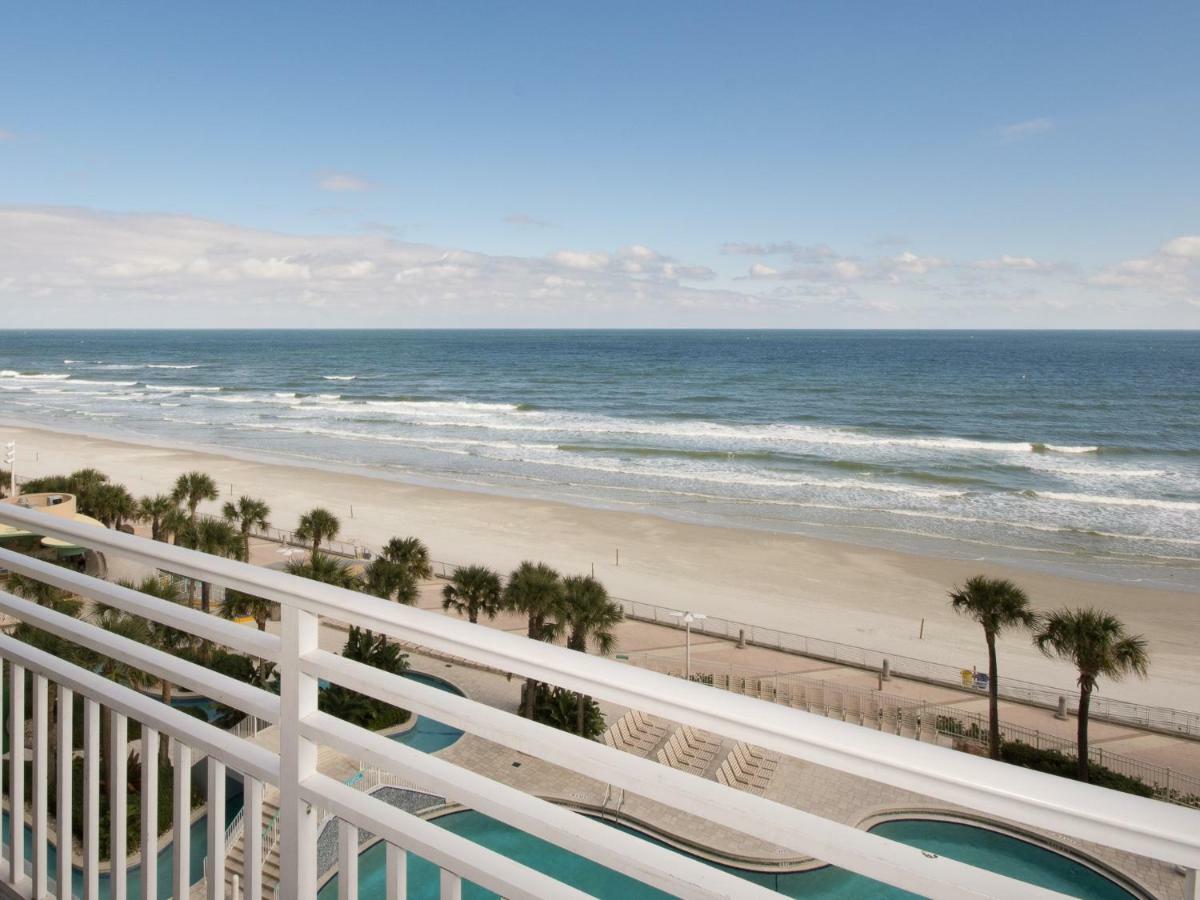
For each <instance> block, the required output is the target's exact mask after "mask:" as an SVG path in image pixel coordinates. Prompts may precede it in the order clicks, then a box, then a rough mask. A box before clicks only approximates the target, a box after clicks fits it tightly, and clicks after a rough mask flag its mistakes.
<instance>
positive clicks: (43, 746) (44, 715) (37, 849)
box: [32, 672, 50, 900]
mask: <svg viewBox="0 0 1200 900" xmlns="http://www.w3.org/2000/svg"><path fill="white" fill-rule="evenodd" d="M48 718H49V686H48V685H47V683H46V677H45V676H44V675H39V674H37V673H36V672H35V673H34V676H33V773H32V774H33V778H32V784H33V896H34V897H35V898H37V900H41V898H42V897H45V896H46V883H47V882H48V881H49V876H48V874H47V872H46V818H47V816H46V800H47V794H48V782H49V781H50V771H49V765H50V739H49V735H48V734H47V731H46V728H47V721H48Z"/></svg>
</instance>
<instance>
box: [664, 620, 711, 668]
mask: <svg viewBox="0 0 1200 900" xmlns="http://www.w3.org/2000/svg"><path fill="white" fill-rule="evenodd" d="M671 615H673V616H680V617H682V621H683V629H684V634H685V635H686V637H685V638H684V648H685V649H684V670H683V671H684V677H685V678H687V680H688V681H691V680H692V623H693V622H697V621H699V620H700V619H706V618H708V617H707V616H706V615H704V613H694V612H673V613H671Z"/></svg>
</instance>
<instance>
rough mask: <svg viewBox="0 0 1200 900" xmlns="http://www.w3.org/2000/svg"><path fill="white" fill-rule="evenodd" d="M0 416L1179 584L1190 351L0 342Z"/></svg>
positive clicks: (830, 340) (231, 340)
mask: <svg viewBox="0 0 1200 900" xmlns="http://www.w3.org/2000/svg"><path fill="white" fill-rule="evenodd" d="M0 418H3V419H4V420H6V421H9V422H13V423H21V424H28V425H33V426H38V425H41V426H45V427H48V428H54V429H59V430H75V431H85V432H88V433H93V434H98V435H104V436H111V437H115V438H127V439H132V440H137V439H152V440H154V441H158V442H166V443H171V444H179V445H185V446H191V447H196V446H199V447H210V448H216V449H219V450H225V451H235V452H240V453H243V454H260V455H269V456H272V457H284V458H291V459H299V460H304V461H306V462H308V463H310V464H318V465H328V466H333V467H338V468H347V467H354V468H365V469H368V470H370V471H371V472H373V473H375V474H377V475H380V476H383V477H391V478H397V479H402V480H410V481H418V482H421V483H425V484H433V485H439V486H448V487H456V488H464V489H468V490H483V491H493V492H500V493H507V494H513V495H518V496H536V497H541V498H549V499H558V500H565V501H568V502H572V503H578V504H586V505H592V506H600V507H606V508H613V509H621V510H633V511H641V512H649V513H653V514H657V515H663V516H668V517H674V518H679V519H685V520H688V521H698V522H705V523H715V524H723V525H730V526H735V527H745V528H756V529H765V530H772V531H783V532H797V533H802V534H807V535H813V536H819V537H827V538H833V539H837V540H845V541H851V542H856V543H860V544H867V545H871V546H877V547H888V548H894V549H898V550H905V551H915V552H920V553H930V554H934V555H938V556H949V557H959V558H969V559H989V560H996V561H1003V562H1012V563H1017V564H1020V565H1026V566H1032V567H1035V568H1039V569H1045V570H1052V571H1062V572H1065V573H1068V574H1073V575H1082V576H1084V577H1090V578H1100V579H1113V580H1124V581H1129V582H1139V583H1146V584H1158V585H1169V586H1172V587H1177V588H1187V589H1194V590H1200V333H1196V332H1183V333H1181V332H995V331H981V332H946V331H936V332H895V331H879V332H868V331H861V332H854V331H270V332H262V331H253V332H251V331H186V332H185V331H142V332H132V331H106V332H94V331H90V332H72V331H57V332H45V331H39V332H21V331H8V332H0Z"/></svg>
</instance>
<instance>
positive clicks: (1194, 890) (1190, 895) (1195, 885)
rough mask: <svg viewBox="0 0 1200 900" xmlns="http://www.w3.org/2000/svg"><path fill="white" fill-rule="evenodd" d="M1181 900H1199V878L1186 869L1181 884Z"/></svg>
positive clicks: (1193, 871) (1192, 870)
mask: <svg viewBox="0 0 1200 900" xmlns="http://www.w3.org/2000/svg"><path fill="white" fill-rule="evenodd" d="M1183 900H1200V876H1197V874H1196V870H1195V869H1188V870H1187V874H1186V875H1185V876H1184V882H1183Z"/></svg>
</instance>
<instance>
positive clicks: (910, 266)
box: [879, 250, 950, 277]
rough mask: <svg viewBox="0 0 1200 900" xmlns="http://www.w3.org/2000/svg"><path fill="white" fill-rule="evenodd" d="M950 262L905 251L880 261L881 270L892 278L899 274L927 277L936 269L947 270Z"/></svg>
mask: <svg viewBox="0 0 1200 900" xmlns="http://www.w3.org/2000/svg"><path fill="white" fill-rule="evenodd" d="M949 265H950V261H949V260H946V259H942V258H941V257H938V256H918V255H917V254H915V253H913V252H911V251H908V250H906V251H904V252H903V253H900V254H898V255H896V256H889V257H887V258H886V259H883V260H881V261H880V264H879V267H880V269H881V270H882V271H883V272H885V273H887V274H888V275H889V276H890V277H892V276H895V275H896V274H897V273H903V274H906V275H925V274H926V273H928V272H932V271H933V270H934V269H945V268H947V267H948V266H949Z"/></svg>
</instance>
